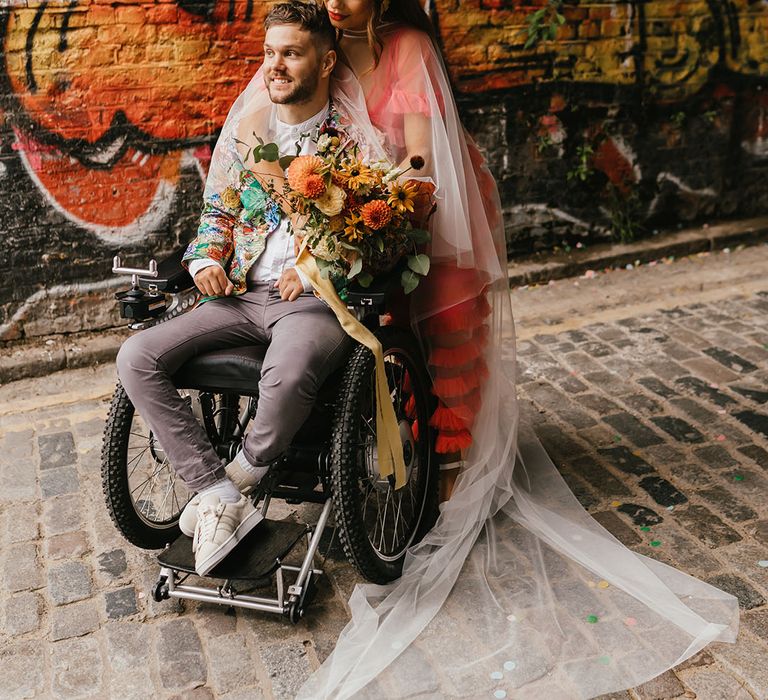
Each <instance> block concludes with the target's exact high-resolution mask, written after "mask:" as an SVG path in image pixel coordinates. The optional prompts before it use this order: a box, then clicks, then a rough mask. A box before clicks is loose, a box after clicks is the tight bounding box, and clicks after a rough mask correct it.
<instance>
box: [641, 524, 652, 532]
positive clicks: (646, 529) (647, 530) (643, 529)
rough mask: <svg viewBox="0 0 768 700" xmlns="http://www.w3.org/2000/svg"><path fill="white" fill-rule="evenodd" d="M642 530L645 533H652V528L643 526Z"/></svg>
mask: <svg viewBox="0 0 768 700" xmlns="http://www.w3.org/2000/svg"><path fill="white" fill-rule="evenodd" d="M640 529H641V530H642V531H643V532H650V531H651V528H649V527H648V526H647V525H643V526H642V527H641V528H640Z"/></svg>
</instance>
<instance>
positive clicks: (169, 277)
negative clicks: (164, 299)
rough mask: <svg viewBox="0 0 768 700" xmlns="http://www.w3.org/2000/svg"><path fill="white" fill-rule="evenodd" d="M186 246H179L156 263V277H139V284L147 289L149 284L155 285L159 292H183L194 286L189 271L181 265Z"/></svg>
mask: <svg viewBox="0 0 768 700" xmlns="http://www.w3.org/2000/svg"><path fill="white" fill-rule="evenodd" d="M185 250H186V247H184V248H179V249H178V250H177V251H176V252H174V253H171V254H170V255H169V256H168V257H167V258H164V259H163V260H161V261H160V262H159V263H158V264H157V277H139V286H140V287H141V288H142V289H149V286H150V285H153V286H155V287H157V289H158V290H159V291H161V292H166V293H167V294H173V293H174V292H183V291H184V290H185V289H189V288H191V287H194V286H195V283H194V282H193V281H192V277H191V276H190V274H189V272H187V270H186V269H185V268H184V267H183V266H182V264H181V258H182V257H183V255H184V251H185Z"/></svg>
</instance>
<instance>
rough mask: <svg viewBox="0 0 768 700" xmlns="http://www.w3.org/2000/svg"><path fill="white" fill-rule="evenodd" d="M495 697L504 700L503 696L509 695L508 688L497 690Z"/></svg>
mask: <svg viewBox="0 0 768 700" xmlns="http://www.w3.org/2000/svg"><path fill="white" fill-rule="evenodd" d="M493 697H495V698H499V700H503V698H505V697H507V691H506V690H497V691H496V692H495V693H494V694H493Z"/></svg>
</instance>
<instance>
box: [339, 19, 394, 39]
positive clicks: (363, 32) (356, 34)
mask: <svg viewBox="0 0 768 700" xmlns="http://www.w3.org/2000/svg"><path fill="white" fill-rule="evenodd" d="M394 24H396V23H395V22H382V23H381V24H379V25H378V26H377V27H376V29H377V30H379V31H381V30H382V29H389V28H390V27H391V26H393V25H394ZM343 31H344V37H348V38H350V39H367V38H368V30H367V29H344V30H343ZM344 37H343V38H344Z"/></svg>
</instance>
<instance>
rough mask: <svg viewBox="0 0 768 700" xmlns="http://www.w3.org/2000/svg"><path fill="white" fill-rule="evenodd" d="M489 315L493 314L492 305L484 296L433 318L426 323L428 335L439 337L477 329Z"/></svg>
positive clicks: (458, 305)
mask: <svg viewBox="0 0 768 700" xmlns="http://www.w3.org/2000/svg"><path fill="white" fill-rule="evenodd" d="M489 313H491V305H490V304H489V303H488V300H487V299H486V298H485V295H482V296H479V297H477V298H475V299H469V300H467V301H463V302H461V304H456V306H451V307H450V308H448V309H445V310H444V311H441V312H440V313H438V314H435V315H434V316H431V317H430V318H429V319H427V321H426V322H425V326H426V331H427V334H428V335H438V334H440V333H455V332H456V331H462V330H467V329H472V328H477V327H478V326H481V325H482V324H483V321H484V319H485V317H486V316H488V314H489Z"/></svg>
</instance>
